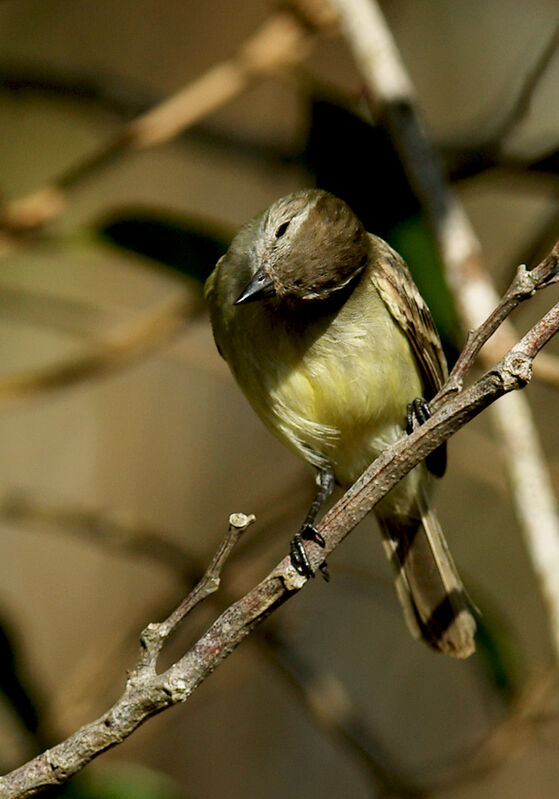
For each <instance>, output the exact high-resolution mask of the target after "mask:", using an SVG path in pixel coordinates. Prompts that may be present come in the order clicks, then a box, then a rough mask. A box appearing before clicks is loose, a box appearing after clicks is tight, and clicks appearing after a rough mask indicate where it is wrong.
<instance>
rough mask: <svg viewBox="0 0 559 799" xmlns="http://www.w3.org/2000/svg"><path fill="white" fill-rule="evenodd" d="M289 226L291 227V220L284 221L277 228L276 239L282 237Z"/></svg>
mask: <svg viewBox="0 0 559 799" xmlns="http://www.w3.org/2000/svg"><path fill="white" fill-rule="evenodd" d="M288 227H289V220H287V222H282V223H281V225H280V226H279V227H278V229H277V230H276V239H280V238H281V237H282V236H283V234H284V233H285V231H286V230H287V228H288Z"/></svg>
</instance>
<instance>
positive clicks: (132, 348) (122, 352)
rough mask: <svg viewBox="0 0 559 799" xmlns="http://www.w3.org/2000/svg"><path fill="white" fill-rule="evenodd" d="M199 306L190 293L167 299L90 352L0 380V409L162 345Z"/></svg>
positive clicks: (110, 368) (113, 367)
mask: <svg viewBox="0 0 559 799" xmlns="http://www.w3.org/2000/svg"><path fill="white" fill-rule="evenodd" d="M198 305H199V302H198V300H197V299H196V298H195V297H194V295H193V294H192V293H191V292H188V293H181V294H180V295H178V296H174V297H171V299H169V300H166V301H165V302H164V303H161V304H160V305H158V306H157V307H155V308H151V309H150V310H149V311H148V312H146V313H145V314H141V315H140V316H139V317H137V318H134V319H133V320H132V321H131V322H127V323H126V324H121V325H119V326H118V327H117V328H116V330H113V331H112V332H111V333H109V334H108V335H106V336H105V337H103V338H100V339H98V340H97V341H96V342H94V343H93V344H90V349H91V351H90V352H89V353H87V354H86V355H81V356H77V357H75V358H71V359H68V360H65V361H62V362H61V363H58V364H55V365H54V366H47V367H45V368H43V369H35V370H32V371H28V372H21V373H19V374H13V375H7V376H5V377H2V378H0V410H3V409H5V408H10V407H12V406H13V405H14V404H16V403H19V402H22V401H24V400H27V399H31V398H33V397H36V396H37V395H38V394H42V393H44V392H46V391H53V390H55V389H60V388H66V387H67V386H72V385H74V384H76V383H80V382H82V381H83V380H89V379H91V378H92V377H99V376H101V375H106V374H109V373H111V372H112V371H114V370H116V369H120V368H122V366H124V365H128V364H130V363H134V362H135V361H136V360H137V359H139V358H141V357H143V356H145V355H147V354H148V353H150V352H153V351H155V350H157V349H159V348H161V347H163V346H166V345H167V344H168V343H169V342H170V341H171V340H172V339H173V338H174V337H175V336H178V335H179V333H181V332H182V331H183V330H184V329H185V324H186V322H187V321H188V320H189V319H190V317H191V316H192V315H193V313H194V311H195V310H196V309H197V307H198Z"/></svg>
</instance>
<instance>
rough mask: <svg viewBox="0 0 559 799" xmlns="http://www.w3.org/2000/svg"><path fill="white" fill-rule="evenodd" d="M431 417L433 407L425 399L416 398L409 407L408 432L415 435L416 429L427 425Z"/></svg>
mask: <svg viewBox="0 0 559 799" xmlns="http://www.w3.org/2000/svg"><path fill="white" fill-rule="evenodd" d="M430 416H431V407H430V405H429V403H428V402H427V400H426V399H425V398H424V397H416V398H415V399H414V400H413V402H410V403H409V405H408V414H407V425H406V432H407V433H413V431H414V430H415V428H416V427H419V426H420V425H422V424H425V422H426V421H427V419H429V418H430Z"/></svg>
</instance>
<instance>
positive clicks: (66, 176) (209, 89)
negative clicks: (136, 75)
mask: <svg viewBox="0 0 559 799" xmlns="http://www.w3.org/2000/svg"><path fill="white" fill-rule="evenodd" d="M318 19H319V20H321V21H322V20H323V19H324V16H323V15H322V16H320V17H318ZM312 23H313V20H312V19H309V18H307V19H305V20H303V18H302V16H296V15H295V13H292V12H290V11H287V10H286V11H280V12H278V13H276V14H275V15H274V16H272V17H270V19H268V20H267V21H266V22H265V23H264V25H263V26H262V27H261V28H260V30H258V31H257V32H256V33H255V34H254V35H253V36H252V37H250V38H249V39H248V40H247V41H246V42H245V43H244V45H243V46H242V47H241V48H240V50H239V51H238V53H237V54H236V55H235V56H234V57H233V58H231V59H229V60H227V61H223V62H222V63H220V64H217V65H215V66H213V67H212V68H211V69H209V70H208V71H207V72H206V73H205V74H204V75H202V76H201V77H199V78H198V79H196V80H195V81H193V82H192V83H190V84H189V85H187V86H186V87H185V88H183V89H182V90H180V91H178V92H176V93H175V94H173V95H171V96H170V97H168V98H167V99H165V100H164V101H163V102H161V103H159V104H158V105H156V106H155V107H154V108H152V109H150V110H149V111H147V112H145V113H143V114H141V115H140V116H139V117H137V118H136V119H134V120H132V121H131V122H129V123H128V124H126V125H124V126H123V127H122V128H121V130H120V131H119V132H118V133H117V134H116V135H115V136H114V137H113V138H112V139H110V140H109V141H108V142H105V143H104V144H103V145H102V146H101V147H99V148H98V150H97V151H95V152H94V153H92V154H90V155H88V156H87V157H86V158H85V159H83V160H82V161H80V162H78V163H76V164H74V165H72V166H71V167H70V168H69V169H67V170H66V171H65V172H63V173H62V174H61V175H60V176H59V177H58V179H57V180H56V181H54V183H52V184H51V185H50V186H46V187H44V188H42V189H39V190H38V191H34V192H33V193H31V194H29V195H27V196H25V197H22V198H20V199H19V200H14V201H13V202H11V203H9V204H7V205H6V206H5V207H4V209H3V213H2V216H1V219H0V224H1V226H2V227H3V228H4V230H5V231H6V233H5V235H4V240H3V241H2V242H0V243H1V244H2V245H3V249H4V251H5V252H9V251H10V250H11V249H12V248H13V246H14V242H13V239H12V238H11V235H13V234H16V233H19V232H22V231H25V230H29V229H32V228H37V227H40V226H42V225H45V224H46V223H48V222H51V221H52V220H53V219H55V218H56V217H57V216H58V215H59V214H61V213H62V211H63V209H64V207H65V204H66V200H67V197H66V194H67V192H68V191H69V190H70V189H71V188H74V187H75V186H77V185H79V184H81V183H82V182H83V181H84V180H85V179H86V178H89V177H91V176H93V175H95V174H97V173H98V171H99V170H100V169H101V168H105V167H107V166H109V165H110V164H112V163H113V162H114V161H115V159H117V158H122V157H123V156H124V155H126V154H128V153H130V152H132V151H134V150H141V149H145V148H148V147H154V146H156V145H160V144H163V143H164V142H168V141H170V140H171V139H173V138H174V137H176V136H177V135H178V134H179V133H181V132H183V131H184V130H185V129H187V128H189V127H191V126H192V125H195V124H196V123H197V122H199V121H200V120H201V119H203V118H205V117H207V116H209V115H210V114H212V113H214V112H215V111H217V110H218V109H219V108H221V107H222V106H223V105H225V104H226V103H228V102H230V101H231V100H232V99H233V98H235V97H237V96H238V95H239V94H241V93H242V92H244V91H245V90H246V89H247V88H248V87H249V86H251V85H252V84H253V83H254V82H255V81H256V80H259V79H261V78H263V77H265V76H267V75H270V74H272V73H274V72H276V71H278V70H283V69H286V68H288V67H291V66H293V65H294V64H297V63H299V62H300V61H301V60H302V59H303V58H305V57H306V56H307V54H308V52H309V48H310V45H311V43H312V41H313V38H314V37H313V30H312V27H311V26H312Z"/></svg>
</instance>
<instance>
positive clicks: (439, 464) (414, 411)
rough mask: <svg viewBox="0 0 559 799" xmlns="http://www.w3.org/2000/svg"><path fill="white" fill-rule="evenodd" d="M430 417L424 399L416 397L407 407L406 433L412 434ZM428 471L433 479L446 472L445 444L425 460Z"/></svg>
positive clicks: (428, 406) (429, 411)
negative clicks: (433, 476)
mask: <svg viewBox="0 0 559 799" xmlns="http://www.w3.org/2000/svg"><path fill="white" fill-rule="evenodd" d="M430 416H431V407H430V405H429V403H428V402H427V400H426V399H425V398H424V397H416V398H415V399H414V400H413V402H410V404H409V405H408V414H407V425H406V432H407V433H413V431H414V430H415V428H416V427H419V426H420V425H422V424H424V422H426V421H427V419H429V418H430ZM425 463H426V465H427V468H428V469H429V471H430V472H431V473H432V474H434V475H435V477H442V476H443V474H444V473H445V470H446V442H445V443H444V444H441V446H440V447H437V449H436V450H434V451H433V452H431V453H430V454H429V455H427V457H426V458H425Z"/></svg>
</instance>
